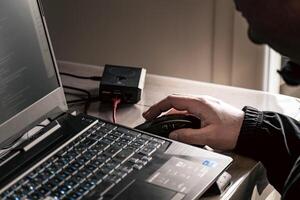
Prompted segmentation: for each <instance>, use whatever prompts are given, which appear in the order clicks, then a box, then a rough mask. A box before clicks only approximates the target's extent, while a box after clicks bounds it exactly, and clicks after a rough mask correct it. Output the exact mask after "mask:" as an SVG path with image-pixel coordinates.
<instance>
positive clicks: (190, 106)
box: [143, 95, 206, 120]
mask: <svg viewBox="0 0 300 200" xmlns="http://www.w3.org/2000/svg"><path fill="white" fill-rule="evenodd" d="M171 108H175V109H176V110H179V111H188V112H189V113H191V114H195V115H199V114H200V113H201V112H205V110H206V109H205V108H206V107H205V106H204V100H203V99H201V98H191V97H184V96H177V95H170V96H168V97H166V98H165V99H163V100H161V101H160V102H158V103H156V104H154V105H153V106H151V107H150V108H149V109H148V111H146V112H145V113H144V114H143V117H144V118H145V119H147V120H150V119H153V118H156V117H157V116H159V115H160V114H161V113H162V112H165V111H168V110H169V109H171Z"/></svg>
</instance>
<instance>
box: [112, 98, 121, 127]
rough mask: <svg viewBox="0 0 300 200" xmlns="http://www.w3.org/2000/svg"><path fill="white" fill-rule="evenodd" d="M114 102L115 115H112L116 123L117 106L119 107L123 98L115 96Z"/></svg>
mask: <svg viewBox="0 0 300 200" xmlns="http://www.w3.org/2000/svg"><path fill="white" fill-rule="evenodd" d="M112 102H113V116H112V118H113V123H116V121H117V119H116V118H117V117H116V116H117V108H118V105H119V104H120V103H121V99H120V98H118V97H115V98H113V99H112Z"/></svg>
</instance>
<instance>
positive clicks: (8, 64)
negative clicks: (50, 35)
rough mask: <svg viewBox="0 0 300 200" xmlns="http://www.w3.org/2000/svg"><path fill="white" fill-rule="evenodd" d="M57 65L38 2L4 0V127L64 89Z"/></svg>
mask: <svg viewBox="0 0 300 200" xmlns="http://www.w3.org/2000/svg"><path fill="white" fill-rule="evenodd" d="M54 64H55V63H54V62H53V58H52V54H51V50H50V48H49V43H48V40H47V35H46V32H45V27H44V24H43V21H42V17H41V14H40V11H39V9H38V4H37V1H36V0H0V96H1V98H0V127H1V125H3V124H4V123H6V122H8V121H9V120H10V119H11V118H13V117H15V116H16V115H18V114H19V113H21V112H23V111H24V110H26V109H28V108H29V107H30V106H32V105H33V104H35V103H36V102H38V101H39V100H41V99H42V98H44V97H45V96H47V95H49V94H50V93H51V92H53V91H54V90H55V89H57V88H59V87H60V84H59V80H58V77H57V74H56V68H55V66H54ZM27 120H28V119H27ZM5 134H8V133H4V132H1V137H0V143H1V142H2V141H3V140H5V139H7V137H9V136H10V135H9V134H8V135H5Z"/></svg>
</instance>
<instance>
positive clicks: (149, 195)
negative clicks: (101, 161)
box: [116, 181, 177, 200]
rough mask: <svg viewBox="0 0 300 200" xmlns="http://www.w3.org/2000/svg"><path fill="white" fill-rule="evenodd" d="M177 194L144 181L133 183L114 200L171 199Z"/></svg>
mask: <svg viewBox="0 0 300 200" xmlns="http://www.w3.org/2000/svg"><path fill="white" fill-rule="evenodd" d="M176 194H177V192H175V191H172V190H169V189H165V188H162V187H159V186H156V185H152V184H151V183H146V182H144V181H135V182H134V183H133V184H132V185H131V186H129V188H127V189H126V190H125V191H124V192H122V193H121V194H120V195H119V196H118V197H117V198H116V199H118V200H124V199H130V200H141V199H142V200H153V199H172V198H173V197H174V196H177V195H176Z"/></svg>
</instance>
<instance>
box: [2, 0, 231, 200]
mask: <svg viewBox="0 0 300 200" xmlns="http://www.w3.org/2000/svg"><path fill="white" fill-rule="evenodd" d="M0 96H1V101H0V109H1V112H0V149H1V150H0V172H1V173H0V198H1V199H48V200H50V199H117V200H119V199H133V200H135V199H162V200H164V199H171V200H182V199H198V198H199V197H201V195H202V194H203V193H204V192H205V191H206V190H207V189H208V188H209V187H210V186H211V185H212V184H213V183H214V181H215V180H216V179H217V178H218V176H219V175H220V174H221V173H222V172H224V170H226V168H227V167H228V166H229V165H230V164H231V163H232V158H230V157H228V156H225V155H221V154H217V153H214V152H211V151H206V150H204V149H201V148H197V147H193V146H190V145H186V144H183V143H179V142H176V141H172V140H168V139H164V138H160V137H159V136H155V135H151V134H148V133H146V132H141V131H138V130H135V129H132V128H129V127H125V126H122V125H119V124H113V123H110V122H108V121H105V120H102V119H99V118H96V117H93V116H88V115H84V114H74V113H71V112H69V111H68V106H67V103H66V99H65V96H64V91H63V88H62V84H61V80H60V77H59V73H58V69H57V66H56V61H55V57H54V54H53V50H52V47H51V43H50V39H49V35H48V32H47V27H46V24H45V20H44V15H43V11H42V9H41V4H40V2H39V1H38V0H26V1H24V0H0Z"/></svg>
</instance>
